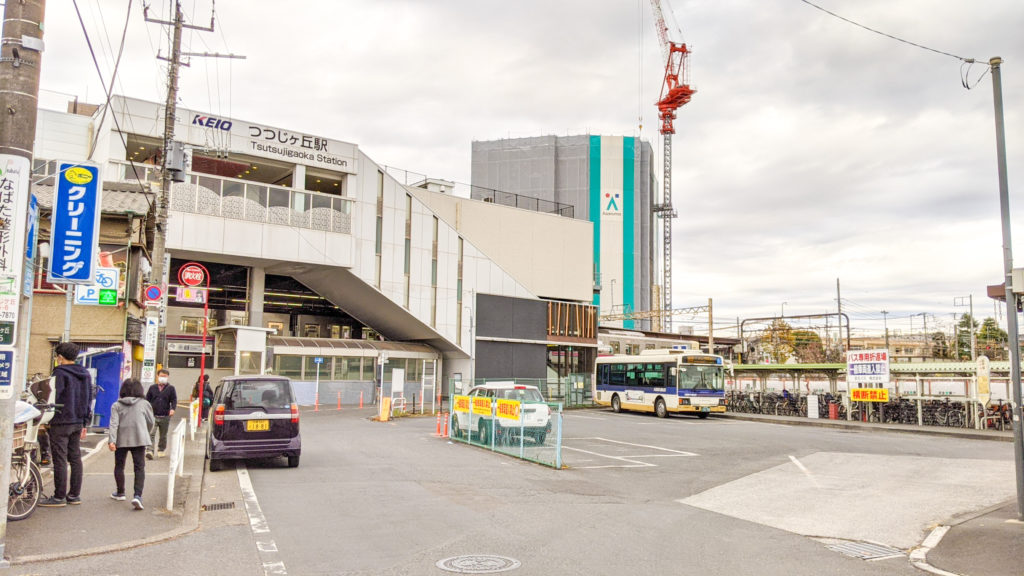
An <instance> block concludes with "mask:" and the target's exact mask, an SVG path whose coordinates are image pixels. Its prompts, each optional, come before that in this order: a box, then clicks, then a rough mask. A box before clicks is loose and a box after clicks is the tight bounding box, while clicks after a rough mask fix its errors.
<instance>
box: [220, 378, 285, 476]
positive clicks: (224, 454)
mask: <svg viewBox="0 0 1024 576" xmlns="http://www.w3.org/2000/svg"><path fill="white" fill-rule="evenodd" d="M210 420H211V423H212V424H213V425H212V426H210V433H209V439H210V440H209V442H208V443H207V449H206V457H207V458H209V459H210V470H211V471H215V470H220V469H221V468H223V466H224V461H225V460H230V459H241V458H274V457H277V456H285V457H287V458H288V466H289V467H291V468H295V467H296V466H298V465H299V453H300V452H301V451H302V439H301V437H300V436H299V406H298V404H296V403H295V396H294V394H293V393H292V383H291V380H289V379H287V378H282V377H280V376H255V375H252V376H228V377H227V378H224V379H223V380H221V383H220V386H218V387H217V390H216V392H214V393H213V409H212V410H211V411H210Z"/></svg>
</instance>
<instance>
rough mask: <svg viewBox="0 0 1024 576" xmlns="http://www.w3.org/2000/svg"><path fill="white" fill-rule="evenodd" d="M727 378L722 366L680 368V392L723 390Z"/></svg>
mask: <svg viewBox="0 0 1024 576" xmlns="http://www.w3.org/2000/svg"><path fill="white" fill-rule="evenodd" d="M723 388H725V378H724V377H723V375H722V368H721V366H680V367H679V389H680V390H722V389H723Z"/></svg>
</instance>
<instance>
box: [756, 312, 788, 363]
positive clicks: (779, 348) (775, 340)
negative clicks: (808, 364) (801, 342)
mask: <svg viewBox="0 0 1024 576" xmlns="http://www.w3.org/2000/svg"><path fill="white" fill-rule="evenodd" d="M761 342H762V348H763V350H764V351H765V352H766V353H767V354H768V356H769V357H770V358H771V359H772V362H773V363H775V364H785V363H786V362H787V361H788V360H789V359H790V358H792V357H793V350H794V338H793V328H792V327H791V326H790V325H789V324H788V323H787V322H786V321H784V320H782V319H781V318H776V319H775V320H772V323H771V324H769V325H768V328H767V329H766V330H765V334H764V337H763V338H762V339H761Z"/></svg>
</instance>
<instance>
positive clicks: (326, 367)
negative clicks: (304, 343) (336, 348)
mask: <svg viewBox="0 0 1024 576" xmlns="http://www.w3.org/2000/svg"><path fill="white" fill-rule="evenodd" d="M317 358H323V363H322V364H317V363H316V359H317ZM305 364H306V375H305V376H304V377H303V378H304V379H305V380H316V377H317V371H319V372H320V379H321V380H327V379H329V378H330V377H331V358H330V357H326V356H306V357H305Z"/></svg>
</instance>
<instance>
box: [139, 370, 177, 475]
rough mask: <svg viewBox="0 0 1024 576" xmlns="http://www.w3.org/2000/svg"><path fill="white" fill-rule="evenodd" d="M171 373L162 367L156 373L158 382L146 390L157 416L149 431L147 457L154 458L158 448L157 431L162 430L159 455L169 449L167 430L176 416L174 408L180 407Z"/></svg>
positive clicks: (147, 398)
mask: <svg viewBox="0 0 1024 576" xmlns="http://www.w3.org/2000/svg"><path fill="white" fill-rule="evenodd" d="M170 376H171V373H170V371H169V370H167V369H166V368H161V369H160V370H158V371H157V373H156V384H153V385H152V386H150V387H149V390H148V391H147V392H146V400H148V401H149V403H150V405H152V406H153V416H156V424H155V425H154V426H153V429H152V430H151V431H150V432H149V436H150V442H151V444H150V445H149V448H148V449H147V451H146V458H148V459H149V460H152V459H153V450H154V449H155V448H156V433H157V431H159V432H160V452H158V453H157V455H158V456H160V457H163V455H164V453H165V452H166V451H167V430H168V429H169V428H170V426H171V416H174V409H175V408H177V407H178V393H177V392H176V391H175V390H174V386H171V385H170V383H169V382H168V379H169V378H170Z"/></svg>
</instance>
